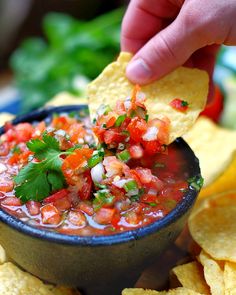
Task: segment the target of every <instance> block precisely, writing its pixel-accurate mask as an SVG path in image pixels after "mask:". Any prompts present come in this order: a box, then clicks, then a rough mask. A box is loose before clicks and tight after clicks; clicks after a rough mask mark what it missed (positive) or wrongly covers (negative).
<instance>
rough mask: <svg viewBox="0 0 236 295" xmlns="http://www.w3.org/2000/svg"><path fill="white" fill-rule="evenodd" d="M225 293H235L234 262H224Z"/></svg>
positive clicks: (235, 274)
mask: <svg viewBox="0 0 236 295" xmlns="http://www.w3.org/2000/svg"><path fill="white" fill-rule="evenodd" d="M224 283H225V295H235V294H236V264H235V263H232V262H227V261H226V262H225V268H224Z"/></svg>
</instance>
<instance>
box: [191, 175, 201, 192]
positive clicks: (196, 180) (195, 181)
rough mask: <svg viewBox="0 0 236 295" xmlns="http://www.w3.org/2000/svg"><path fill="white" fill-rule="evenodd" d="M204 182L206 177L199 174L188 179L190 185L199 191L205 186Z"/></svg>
mask: <svg viewBox="0 0 236 295" xmlns="http://www.w3.org/2000/svg"><path fill="white" fill-rule="evenodd" d="M203 182H204V179H203V178H202V177H201V176H199V175H197V176H194V177H191V178H189V179H188V183H189V185H190V186H191V187H192V188H194V189H195V190H197V191H200V189H201V188H202V186H203Z"/></svg>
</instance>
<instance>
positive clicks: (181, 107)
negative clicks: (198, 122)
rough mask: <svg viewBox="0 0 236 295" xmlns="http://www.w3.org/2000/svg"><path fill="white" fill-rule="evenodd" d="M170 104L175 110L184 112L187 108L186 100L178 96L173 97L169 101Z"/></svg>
mask: <svg viewBox="0 0 236 295" xmlns="http://www.w3.org/2000/svg"><path fill="white" fill-rule="evenodd" d="M170 106H171V107H172V108H174V109H176V110H177V111H180V112H186V111H187V109H188V103H187V101H184V100H182V99H180V98H175V99H173V100H172V101H171V102H170Z"/></svg>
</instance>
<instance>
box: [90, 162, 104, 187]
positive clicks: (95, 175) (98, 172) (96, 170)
mask: <svg viewBox="0 0 236 295" xmlns="http://www.w3.org/2000/svg"><path fill="white" fill-rule="evenodd" d="M104 173H105V169H104V167H103V165H102V163H98V164H97V165H96V166H94V167H93V168H92V169H91V177H92V180H93V182H98V183H100V182H101V181H102V179H103V177H102V176H103V175H104Z"/></svg>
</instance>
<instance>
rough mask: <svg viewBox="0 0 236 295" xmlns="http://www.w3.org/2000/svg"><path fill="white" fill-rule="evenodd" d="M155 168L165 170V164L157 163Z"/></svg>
mask: <svg viewBox="0 0 236 295" xmlns="http://www.w3.org/2000/svg"><path fill="white" fill-rule="evenodd" d="M154 168H165V164H164V163H160V162H156V163H155V164H154Z"/></svg>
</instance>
